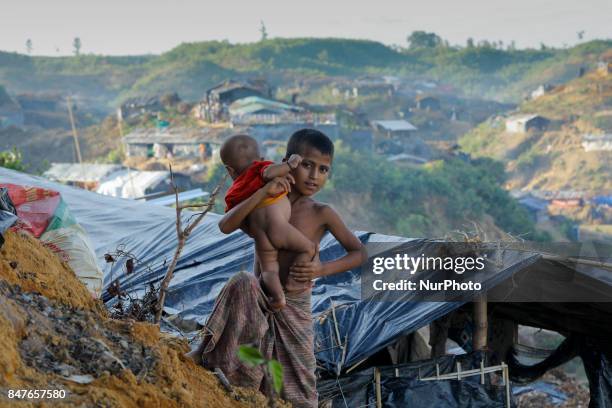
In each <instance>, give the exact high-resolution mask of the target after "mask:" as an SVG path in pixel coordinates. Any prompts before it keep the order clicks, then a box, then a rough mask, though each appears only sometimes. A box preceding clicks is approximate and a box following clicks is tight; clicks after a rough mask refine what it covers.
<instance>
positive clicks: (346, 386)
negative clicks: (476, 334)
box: [317, 353, 514, 408]
mask: <svg viewBox="0 0 612 408" xmlns="http://www.w3.org/2000/svg"><path fill="white" fill-rule="evenodd" d="M481 359H482V356H481V354H479V353H473V354H469V355H461V356H444V357H440V358H438V359H436V360H427V361H420V362H415V363H409V364H401V365H396V366H388V367H382V368H379V369H380V384H381V404H382V406H383V407H385V408H386V407H391V408H395V407H397V408H401V407H416V408H447V407H448V408H451V407H452V408H456V407H470V408H473V407H476V408H478V407H483V408H484V407H499V408H502V407H506V393H505V387H504V386H502V385H493V384H492V383H491V381H490V379H489V375H486V376H485V384H481V383H480V376H473V377H465V378H463V379H461V380H436V381H422V380H421V379H420V378H426V377H433V376H435V375H436V364H437V365H438V368H439V373H440V374H445V373H451V372H456V366H457V363H459V364H461V370H462V371H464V370H468V369H474V368H479V367H480V361H481ZM498 374H501V373H498ZM317 390H318V391H319V402H320V403H326V402H327V403H330V402H331V407H332V408H336V407H337V408H345V407H347V406H348V407H364V406H372V407H374V406H376V401H377V397H376V386H375V381H374V369H368V370H364V371H360V372H358V373H355V374H352V375H349V376H343V377H340V378H338V379H331V380H323V381H319V383H318V385H317ZM513 406H514V405H513Z"/></svg>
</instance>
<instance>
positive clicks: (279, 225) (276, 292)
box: [221, 135, 315, 309]
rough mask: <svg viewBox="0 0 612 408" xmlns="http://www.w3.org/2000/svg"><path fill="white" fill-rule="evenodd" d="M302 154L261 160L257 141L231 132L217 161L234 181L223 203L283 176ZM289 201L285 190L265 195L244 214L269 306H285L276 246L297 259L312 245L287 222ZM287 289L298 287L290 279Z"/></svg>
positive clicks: (240, 198) (233, 201)
mask: <svg viewBox="0 0 612 408" xmlns="http://www.w3.org/2000/svg"><path fill="white" fill-rule="evenodd" d="M301 160H302V158H301V157H300V156H299V155H298V154H293V155H291V157H289V158H288V159H287V160H286V161H284V162H283V163H281V164H274V163H273V162H270V161H263V160H262V158H261V156H260V153H259V147H258V144H257V141H256V140H255V139H253V138H252V137H250V136H247V135H234V136H232V137H230V138H229V139H228V140H226V141H225V142H224V143H223V145H222V146H221V161H223V164H224V165H225V168H226V169H227V171H228V173H229V174H230V176H231V177H232V179H233V180H234V183H233V184H232V186H231V187H230V189H229V190H228V192H227V194H226V196H225V202H226V204H227V207H226V209H225V211H226V212H227V211H229V210H231V209H232V208H233V207H235V206H236V205H238V204H240V203H241V202H242V201H244V200H245V199H247V198H248V197H250V196H251V195H253V194H254V193H255V192H256V191H257V190H259V189H260V188H261V187H263V186H264V185H265V184H266V183H267V182H268V181H270V180H272V179H273V178H275V177H285V176H286V175H287V174H289V171H291V170H292V169H295V168H296V167H298V166H299V165H300V162H301ZM290 216H291V204H290V203H289V199H288V198H287V193H286V192H281V193H280V194H279V195H278V196H275V197H269V198H267V199H265V200H263V201H262V202H261V203H259V204H258V205H257V206H256V207H255V208H254V209H253V210H252V211H251V212H250V213H249V215H248V216H247V218H246V226H247V227H246V231H247V232H248V234H249V235H250V236H251V237H253V239H254V240H255V251H256V252H257V259H258V260H259V262H258V264H259V267H260V268H261V269H260V270H261V277H262V280H263V283H264V287H265V290H266V292H267V293H268V295H269V296H270V306H271V307H272V308H274V309H281V308H283V307H284V306H285V294H284V292H283V287H282V285H281V282H280V280H279V275H278V273H279V268H278V249H286V250H289V251H293V252H296V253H298V256H297V257H296V261H297V262H304V261H310V260H311V259H312V258H313V257H314V255H315V246H314V244H313V243H312V242H311V241H310V240H308V238H306V237H305V236H304V235H303V234H302V233H301V232H299V231H298V230H297V229H295V228H294V227H293V226H292V225H291V224H289V217H290ZM285 288H286V289H287V290H288V291H291V290H295V289H296V288H299V287H298V286H296V284H295V282H293V281H292V280H291V279H288V280H287V281H286V285H285Z"/></svg>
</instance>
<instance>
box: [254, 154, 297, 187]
mask: <svg viewBox="0 0 612 408" xmlns="http://www.w3.org/2000/svg"><path fill="white" fill-rule="evenodd" d="M301 162H302V156H300V155H299V154H292V155H291V157H289V159H287V161H286V162H282V163H280V164H271V165H269V166H268V167H266V169H265V170H264V172H263V178H264V180H266V181H268V180H272V179H273V178H275V177H285V176H286V175H287V174H289V172H290V171H291V170H293V169H295V168H296V167H297V166H299V165H300V163H301Z"/></svg>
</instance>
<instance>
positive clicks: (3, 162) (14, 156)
mask: <svg viewBox="0 0 612 408" xmlns="http://www.w3.org/2000/svg"><path fill="white" fill-rule="evenodd" d="M0 167H5V168H7V169H12V170H17V171H26V169H27V166H26V165H25V164H23V158H22V157H21V152H20V151H19V150H17V148H13V150H12V151H11V150H7V151H3V152H0Z"/></svg>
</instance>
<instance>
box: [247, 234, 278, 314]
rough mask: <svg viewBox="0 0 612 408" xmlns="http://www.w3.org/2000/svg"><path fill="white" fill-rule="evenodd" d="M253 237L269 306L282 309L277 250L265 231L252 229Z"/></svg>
mask: <svg viewBox="0 0 612 408" xmlns="http://www.w3.org/2000/svg"><path fill="white" fill-rule="evenodd" d="M253 237H254V238H255V251H256V252H257V257H258V258H259V264H260V266H261V278H262V280H263V282H264V289H265V291H266V293H267V294H268V295H269V296H270V307H272V308H273V309H277V310H279V309H282V308H283V307H285V293H284V292H283V285H282V284H281V281H280V278H279V275H278V272H279V266H278V251H277V250H276V248H274V246H273V245H272V243H271V242H270V240H269V239H268V236H267V235H266V233H265V231H263V230H257V231H253Z"/></svg>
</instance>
